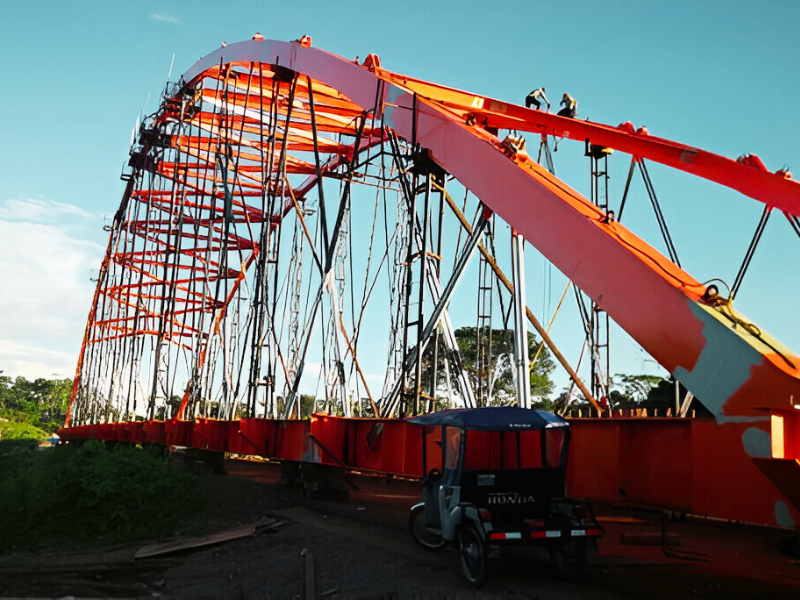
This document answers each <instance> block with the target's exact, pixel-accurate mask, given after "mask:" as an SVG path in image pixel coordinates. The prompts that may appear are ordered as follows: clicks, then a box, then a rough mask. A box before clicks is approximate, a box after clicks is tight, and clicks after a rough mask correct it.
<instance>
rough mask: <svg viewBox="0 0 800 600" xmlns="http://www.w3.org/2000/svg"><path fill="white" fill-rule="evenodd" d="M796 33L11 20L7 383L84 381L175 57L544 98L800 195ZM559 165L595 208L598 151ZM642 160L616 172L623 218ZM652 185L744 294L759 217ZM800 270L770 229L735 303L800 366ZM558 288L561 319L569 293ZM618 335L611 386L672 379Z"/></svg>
mask: <svg viewBox="0 0 800 600" xmlns="http://www.w3.org/2000/svg"><path fill="white" fill-rule="evenodd" d="M297 4H300V3H297ZM798 21H800V2H796V1H794V0H786V1H779V0H775V1H772V2H768V3H753V2H740V1H730V0H729V1H709V2H702V3H701V2H684V1H673V2H648V1H641V2H634V1H630V2H613V1H607V2H597V1H591V2H584V1H575V2H572V3H570V5H569V6H565V5H564V3H557V2H547V3H543V2H531V1H528V2H499V3H494V4H492V3H487V2H458V3H456V2H438V3H433V2H414V1H410V2H403V3H399V2H398V3H381V2H376V3H363V2H357V3H348V2H303V3H302V6H292V3H272V2H263V1H262V2H231V3H220V2H205V1H194V2H191V3H189V2H169V1H162V2H148V1H142V2H138V3H125V4H122V3H116V2H114V3H112V2H69V3H66V2H55V1H54V2H35V1H30V2H26V3H21V2H15V3H13V4H12V3H7V4H5V5H4V7H3V19H2V20H0V40H2V52H0V67H2V73H3V77H4V79H3V85H2V86H0V90H1V91H2V93H0V109H2V114H3V115H4V116H5V118H4V119H2V121H0V140H2V141H3V143H2V145H0V369H3V370H5V371H6V372H9V373H12V374H23V375H26V376H39V375H44V376H49V375H51V374H53V373H57V374H60V375H65V376H71V375H72V370H73V368H74V364H75V360H76V358H77V352H78V349H79V347H80V340H81V336H82V333H83V326H84V323H85V318H86V314H87V312H88V309H89V303H90V300H91V293H92V282H91V281H90V280H89V279H90V277H94V276H96V269H97V266H98V265H99V263H100V260H101V257H102V251H103V247H104V245H105V242H106V236H107V233H106V232H104V231H103V225H104V224H105V223H106V222H107V221H105V220H104V219H105V217H106V216H110V215H111V214H113V211H114V210H115V208H116V206H117V204H118V202H119V198H120V195H121V193H122V183H121V182H120V181H119V174H120V170H121V168H122V166H123V164H124V162H125V161H126V159H127V152H128V143H129V139H130V134H131V129H132V127H133V125H134V121H135V120H136V116H137V114H139V112H140V111H146V112H152V111H153V110H155V108H156V107H157V103H158V97H159V94H160V92H161V90H162V89H163V86H164V83H165V80H166V78H167V73H168V71H169V68H170V62H171V61H172V57H173V54H174V56H175V58H174V69H173V79H176V78H177V76H178V74H180V73H181V72H183V71H184V70H186V69H187V68H188V67H189V66H190V65H191V64H192V63H193V62H194V61H195V60H196V59H197V58H199V57H200V56H202V55H204V54H207V53H209V52H211V51H212V50H214V49H215V48H216V47H218V45H219V43H220V42H221V41H222V40H225V41H227V42H234V41H239V40H242V39H249V38H250V37H251V36H252V35H253V34H254V33H255V32H256V31H260V32H261V33H262V34H263V35H264V36H265V37H267V38H274V39H285V40H290V39H296V38H298V37H300V36H301V35H304V34H308V35H311V36H312V38H313V43H314V45H315V46H317V47H321V48H324V49H326V50H328V51H331V52H334V53H336V54H340V55H342V56H345V57H348V58H355V56H360V57H362V58H363V57H364V56H366V55H367V54H368V53H370V52H374V53H376V54H378V55H379V56H380V57H381V59H382V63H383V66H384V67H386V68H388V69H391V70H395V71H399V72H404V73H408V74H410V75H414V76H416V77H421V78H425V79H430V80H433V81H436V82H439V83H443V84H447V85H451V86H454V87H460V88H465V89H469V90H472V91H475V92H478V93H481V94H486V95H491V96H495V97H499V98H502V99H505V100H511V101H517V102H522V99H523V98H524V96H525V94H526V93H527V92H529V91H530V90H531V89H532V88H534V87H538V86H540V85H545V86H546V87H547V89H548V92H549V95H550V99H551V101H553V100H556V101H557V99H558V97H559V96H560V95H561V93H562V91H568V92H569V93H571V94H572V95H573V96H575V97H576V98H577V99H578V100H579V114H580V116H581V117H582V118H589V119H591V120H593V121H600V122H607V123H611V124H617V123H620V122H622V121H626V120H630V121H632V122H634V123H635V124H636V125H637V126H639V125H646V126H647V127H648V128H649V130H650V131H651V132H652V133H653V134H654V135H659V136H662V137H666V138H670V139H674V140H677V141H680V142H684V143H688V144H692V145H696V146H698V147H701V148H703V149H705V150H710V151H713V152H717V153H720V154H723V155H725V156H730V157H736V156H738V155H740V154H742V153H746V152H752V153H755V154H758V155H759V156H760V157H761V158H762V159H763V160H764V162H765V163H766V165H767V167H768V168H769V169H770V170H776V169H778V168H780V167H782V166H783V165H785V164H788V165H789V166H790V167H792V168H793V169H794V171H795V173H796V174H798V176H799V177H800V144H798V140H800V116H799V115H798V111H799V110H800V109H798V106H800V104H799V103H798V98H800V82H798V78H797V73H798V66H800V65H798V62H800V37H798V36H797V34H796V26H797V23H798ZM148 97H149V101H148ZM555 158H556V167H557V169H558V174H559V175H560V176H562V177H563V178H564V179H565V181H567V182H568V183H569V184H570V185H572V186H573V187H575V188H576V189H578V190H579V191H583V192H584V193H586V192H587V191H588V190H587V183H588V182H587V179H588V176H587V170H588V168H587V166H586V164H585V159H584V158H583V157H582V148H579V147H578V145H571V146H570V145H568V144H567V143H565V144H564V145H562V146H561V147H560V148H559V152H558V153H557V154H556V156H555ZM627 160H628V159H627V157H625V156H614V157H613V158H612V167H611V168H612V176H613V179H612V197H614V198H616V199H617V200H616V202H618V198H619V197H620V195H621V187H622V185H623V184H624V178H625V174H626V173H627V167H628V162H627ZM651 175H652V177H653V180H654V183H655V186H656V189H657V191H658V193H659V198H660V199H661V201H662V205H663V208H664V212H665V215H666V218H667V221H668V222H669V224H670V226H671V228H672V229H673V236H674V238H675V242H676V246H677V247H678V250H679V252H680V253H681V259H682V261H683V262H684V266H685V267H686V268H687V270H688V271H689V272H690V273H692V275H694V276H695V277H696V278H697V279H699V280H701V281H704V280H706V279H710V278H711V277H723V278H724V279H725V280H726V281H728V282H731V281H732V280H733V278H734V276H735V274H736V270H737V268H738V264H739V262H740V260H741V257H742V256H743V254H744V251H745V249H746V246H747V243H748V241H749V238H750V236H751V235H752V231H753V229H754V228H755V224H756V221H757V219H758V216H759V214H760V212H761V208H762V207H761V205H760V204H758V203H756V202H755V201H753V200H751V199H749V198H745V197H743V196H741V195H739V194H737V193H735V192H732V191H730V190H726V189H724V188H721V187H719V186H716V185H714V184H710V183H707V182H703V181H700V180H697V179H695V178H692V177H690V176H688V175H685V174H682V173H675V172H671V171H669V170H668V169H662V168H658V167H657V166H655V165H653V166H652V167H651ZM635 186H638V187H635V188H634V191H635V193H636V194H638V196H636V197H635V198H634V199H633V200H632V203H631V205H630V206H629V208H626V213H628V214H627V215H626V221H627V219H628V218H629V219H630V221H629V222H628V224H629V226H630V227H631V228H632V229H633V230H634V231H636V232H637V233H639V234H640V235H641V236H642V237H644V238H645V239H647V240H648V241H651V243H653V244H654V245H655V246H656V247H657V248H659V249H662V248H663V245H662V244H660V242H659V241H658V237H657V229H656V226H655V220H654V218H653V217H652V213H651V212H650V209H649V207H648V205H647V203H646V197H645V196H644V195H643V187H642V186H641V184H640V183H638V182H637V184H635ZM634 201H635V202H634ZM628 211H630V212H628ZM799 259H800V240H799V239H798V238H797V236H796V235H794V233H792V232H791V230H790V229H789V227H788V224H787V223H786V221H785V219H784V218H783V217H782V215H780V214H775V215H773V217H772V219H771V221H770V224H769V226H768V228H767V231H766V234H765V239H764V240H763V242H762V245H761V246H760V247H759V250H758V252H757V254H756V256H755V258H754V260H753V264H752V266H751V270H750V272H749V273H748V276H747V278H746V280H745V284H744V286H743V288H742V291H741V293H740V296H739V298H738V300H737V308H739V309H740V310H741V311H743V312H744V313H745V314H746V315H748V316H749V317H751V318H753V319H754V320H755V321H756V322H757V323H759V324H760V325H762V326H763V327H764V328H765V329H766V330H767V331H769V332H771V333H772V334H773V335H775V336H776V337H778V338H779V339H780V340H781V341H783V342H784V343H786V344H787V345H788V346H789V347H791V348H792V349H794V350H795V351H798V350H800V324H798V322H797V319H796V318H795V315H794V314H793V308H794V307H795V306H796V300H795V299H796V298H797V296H798V293H800V281H798V278H797V275H796V273H797V267H796V265H797V264H798V260H799ZM528 271H529V284H528V290H529V304H530V305H531V307H532V308H533V309H534V311H535V312H537V314H540V315H541V312H542V307H543V306H545V305H547V304H548V302H547V300H546V299H544V298H543V297H542V296H541V286H542V284H541V282H542V281H543V273H544V266H543V263H542V262H541V260H540V259H539V258H538V257H537V255H536V253H535V252H531V253H530V258H529V261H528ZM559 277H560V276H559V275H558V274H554V275H553V283H552V287H553V294H554V295H555V296H556V297H555V299H551V300H550V302H549V304H550V305H551V307H552V306H554V304H555V302H557V300H558V298H557V296H558V295H560V292H561V290H562V289H563V283H562V282H563V281H564V280H563V278H559ZM537 292H538V294H537ZM559 319H560V320H559V321H557V322H556V326H555V328H554V336H555V338H556V340H557V341H558V342H559V343H560V344H561V345H562V346H563V349H564V351H565V353H566V354H567V356H568V357H569V358H570V360H572V361H573V362H574V360H575V359H576V357H577V353H578V352H579V349H580V340H579V336H577V335H576V332H577V328H576V324H575V318H574V314H573V315H572V316H570V315H569V313H567V314H565V316H564V317H563V322H562V321H561V319H562V317H559ZM614 335H615V338H614V339H615V340H616V341H617V342H616V344H617V347H618V352H619V354H618V355H615V359H614V360H615V366H613V367H612V372H620V371H626V372H639V371H644V370H647V371H653V372H657V370H656V368H655V366H654V365H652V364H651V363H647V360H646V359H647V357H646V356H645V355H643V353H641V352H640V351H639V350H637V348H636V346H635V345H634V344H632V343H630V342H627V341H625V336H624V335H623V334H621V333H619V332H617V333H615V334H614ZM382 344H383V342H382ZM557 380H558V381H559V382H560V383H561V382H563V377H562V376H560V375H559V376H558V379H557Z"/></svg>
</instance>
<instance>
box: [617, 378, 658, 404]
mask: <svg viewBox="0 0 800 600" xmlns="http://www.w3.org/2000/svg"><path fill="white" fill-rule="evenodd" d="M664 381H666V380H665V379H664V378H663V377H659V376H658V375H625V374H623V373H617V375H615V376H614V378H613V382H614V385H615V386H616V387H617V388H619V390H618V393H619V394H621V395H617V397H614V396H612V398H611V400H612V402H614V404H615V406H619V407H620V408H628V407H632V406H638V405H641V403H642V402H644V401H645V400H647V399H648V397H649V396H650V392H651V391H653V390H654V389H655V388H657V387H658V386H659V385H661V383H662V382H664Z"/></svg>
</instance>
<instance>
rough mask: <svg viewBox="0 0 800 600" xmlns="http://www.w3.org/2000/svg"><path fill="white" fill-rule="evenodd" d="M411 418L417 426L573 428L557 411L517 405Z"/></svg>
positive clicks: (496, 429)
mask: <svg viewBox="0 0 800 600" xmlns="http://www.w3.org/2000/svg"><path fill="white" fill-rule="evenodd" d="M407 421H408V422H409V423H415V424H417V425H445V426H449V427H463V428H464V429H477V430H482V431H520V430H540V429H549V428H552V427H569V423H567V421H566V419H564V418H563V417H559V416H558V415H554V414H553V413H549V412H545V411H543V410H534V409H531V408H518V407H515V406H486V407H484V408H451V409H449V410H441V411H439V412H434V413H429V414H427V415H421V416H419V417H410V418H408V419H407Z"/></svg>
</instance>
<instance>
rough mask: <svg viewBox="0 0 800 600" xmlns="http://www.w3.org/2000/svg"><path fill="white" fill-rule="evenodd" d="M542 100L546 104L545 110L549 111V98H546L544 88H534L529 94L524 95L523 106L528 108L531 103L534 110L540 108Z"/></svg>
mask: <svg viewBox="0 0 800 600" xmlns="http://www.w3.org/2000/svg"><path fill="white" fill-rule="evenodd" d="M542 102H544V103H545V104H547V112H550V100H548V99H547V95H546V94H545V93H544V88H543V87H540V88H536V89H535V90H533V91H532V92H531V93H530V94H528V95H527V96H525V108H530V107H531V104H533V106H534V108H535V109H536V110H542Z"/></svg>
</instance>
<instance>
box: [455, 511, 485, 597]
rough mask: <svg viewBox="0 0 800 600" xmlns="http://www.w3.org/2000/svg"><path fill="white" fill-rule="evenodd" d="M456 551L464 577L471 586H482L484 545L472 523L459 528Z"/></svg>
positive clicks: (483, 578) (483, 577)
mask: <svg viewBox="0 0 800 600" xmlns="http://www.w3.org/2000/svg"><path fill="white" fill-rule="evenodd" d="M458 552H459V555H460V556H461V571H462V572H463V573H464V577H466V579H467V581H469V582H470V583H471V584H472V585H473V586H475V587H477V588H479V587H483V584H484V583H486V545H485V544H484V540H483V535H482V534H481V532H480V531H478V528H477V527H476V526H475V525H474V524H473V523H467V524H465V525H463V526H462V527H461V528H460V529H459V531H458Z"/></svg>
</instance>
